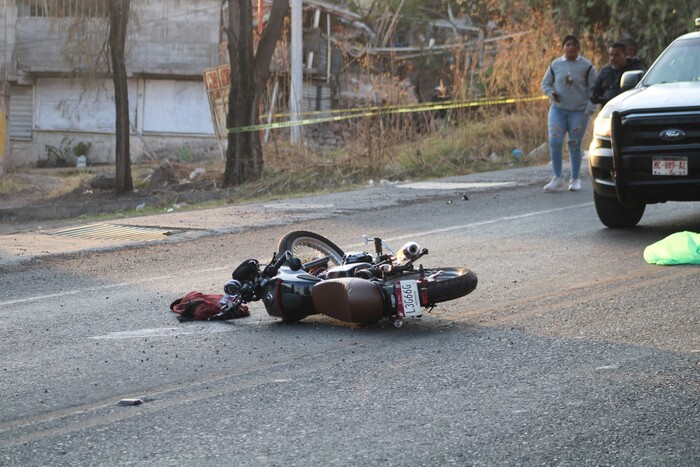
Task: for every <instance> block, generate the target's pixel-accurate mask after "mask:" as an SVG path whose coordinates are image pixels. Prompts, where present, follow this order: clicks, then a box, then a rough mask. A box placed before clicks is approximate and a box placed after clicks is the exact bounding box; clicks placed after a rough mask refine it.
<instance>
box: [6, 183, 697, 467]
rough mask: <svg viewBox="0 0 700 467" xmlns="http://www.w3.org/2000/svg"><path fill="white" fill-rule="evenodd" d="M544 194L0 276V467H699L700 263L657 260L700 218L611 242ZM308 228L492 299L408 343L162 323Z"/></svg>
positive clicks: (519, 189) (574, 206) (383, 333)
mask: <svg viewBox="0 0 700 467" xmlns="http://www.w3.org/2000/svg"><path fill="white" fill-rule="evenodd" d="M541 185H542V183H541V182H539V181H538V182H536V183H534V184H527V183H525V184H516V185H515V186H505V187H502V188H492V189H488V190H473V191H469V190H466V191H465V190H458V189H450V190H444V191H443V192H442V194H437V195H435V196H431V197H424V198H420V199H412V198H410V197H409V198H407V199H406V202H403V203H398V204H397V205H392V206H388V207H381V206H380V207H377V206H371V205H364V206H356V207H355V208H354V209H353V210H347V211H342V212H338V213H335V214H333V215H329V216H327V217H325V218H319V219H315V220H314V219H312V220H305V221H303V222H301V223H295V222H296V221H295V217H294V216H290V217H288V218H285V222H286V224H285V225H266V226H258V227H256V228H247V229H241V230H240V231H237V232H232V233H222V234H218V235H210V236H203V237H198V238H192V239H189V240H188V241H183V242H167V243H159V242H154V243H148V244H146V245H140V246H138V247H133V248H121V249H117V250H114V251H103V252H97V251H92V252H85V253H78V254H73V255H70V256H50V257H45V258H39V259H38V260H36V261H32V262H28V263H24V264H20V265H13V266H8V267H4V268H2V269H0V294H1V295H0V305H1V306H0V337H1V338H0V352H1V354H2V360H1V361H2V363H1V364H0V394H1V396H0V397H1V399H0V400H1V402H0V464H1V465H22V466H27V465H280V466H282V465H284V466H288V465H300V466H307V465H362V466H364V465H378V464H381V465H490V466H492V465H698V464H700V405H699V404H700V403H699V401H700V332H699V331H700V313H699V312H698V302H699V301H700V300H699V298H700V287H698V283H699V281H698V279H699V278H700V266H672V267H659V266H652V265H649V264H647V263H645V262H644V259H643V257H642V253H643V250H644V248H645V247H646V246H647V245H649V244H651V243H653V242H656V241H657V240H660V239H662V238H664V237H665V236H667V235H669V234H671V233H674V232H678V231H684V230H688V231H695V232H698V231H700V205H699V204H698V203H669V204H666V205H660V206H650V207H649V208H648V210H647V213H646V214H645V216H644V218H643V219H642V222H641V224H640V226H639V227H637V228H635V229H630V230H619V231H616V230H610V229H606V228H604V227H603V226H602V224H600V222H599V221H598V219H597V217H596V214H595V209H594V206H593V203H592V195H591V191H590V185H589V184H584V190H583V191H582V192H579V193H568V192H562V193H555V194H545V193H543V192H542V189H541ZM462 193H467V194H468V196H467V197H468V199H462V196H461V194H462ZM300 215H301V214H300ZM296 229H304V230H311V231H314V232H317V233H320V234H322V235H324V236H326V237H328V238H330V239H332V240H333V241H334V242H335V243H337V244H338V245H340V246H342V247H343V248H344V249H345V250H346V251H347V250H361V249H364V248H366V247H365V246H364V245H363V244H362V243H361V241H360V240H361V237H362V235H363V234H369V235H375V236H380V237H382V238H384V239H385V240H386V241H387V242H388V243H389V244H391V245H394V246H399V245H400V244H402V243H403V242H405V241H407V240H414V241H417V242H418V243H420V244H421V246H424V247H427V248H428V249H429V250H430V254H429V255H428V256H427V257H426V258H424V261H422V262H423V264H425V265H426V266H467V267H470V268H471V269H473V270H474V271H476V273H477V274H478V277H479V285H478V287H477V289H476V291H474V292H473V293H472V294H471V295H469V296H467V297H464V298H461V299H459V300H455V301H452V302H448V303H445V304H442V305H440V306H438V307H436V308H435V309H434V310H432V312H431V313H429V314H424V317H423V319H421V320H416V321H410V322H407V324H405V325H404V326H403V327H402V328H401V329H395V328H394V327H393V326H392V325H391V324H389V323H385V322H382V323H379V324H378V325H376V326H371V327H367V328H363V327H356V326H352V325H348V324H345V323H341V322H338V321H334V320H332V319H330V318H324V317H318V316H316V317H309V318H307V319H305V320H303V321H301V322H299V323H297V324H292V325H287V324H282V323H280V322H279V321H278V320H276V319H274V318H272V317H269V316H268V315H267V314H266V313H265V310H264V307H263V306H262V304H261V303H254V304H252V306H251V311H252V316H251V317H248V318H244V319H239V320H234V321H229V322H224V323H221V322H217V323H212V322H190V323H179V322H178V321H177V320H176V319H175V316H174V315H173V314H172V313H171V312H170V311H169V308H168V307H169V304H170V302H171V301H173V300H174V299H175V298H178V297H180V296H182V295H184V294H185V293H186V292H188V291H190V290H200V291H203V292H210V293H218V292H219V290H220V289H221V286H222V285H223V283H224V282H225V281H226V280H227V279H228V278H229V277H230V276H229V275H230V272H231V270H232V269H233V267H234V266H236V265H237V264H238V263H239V262H241V261H243V260H244V259H246V258H249V257H254V258H258V259H260V260H261V261H266V260H267V259H268V258H269V257H271V255H272V253H273V251H274V250H275V247H276V244H277V241H278V239H279V238H280V237H281V236H282V235H283V234H284V233H286V232H287V231H290V230H296ZM46 241H47V242H50V241H51V239H47V240H46ZM125 398H141V399H142V400H143V401H144V403H143V404H141V405H137V406H125V405H119V404H118V402H119V401H120V400H122V399H125Z"/></svg>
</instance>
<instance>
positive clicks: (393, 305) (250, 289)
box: [212, 231, 477, 327]
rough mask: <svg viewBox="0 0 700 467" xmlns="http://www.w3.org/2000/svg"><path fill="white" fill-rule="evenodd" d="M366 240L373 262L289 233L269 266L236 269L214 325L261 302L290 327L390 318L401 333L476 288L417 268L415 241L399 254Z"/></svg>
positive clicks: (468, 277) (470, 276)
mask: <svg viewBox="0 0 700 467" xmlns="http://www.w3.org/2000/svg"><path fill="white" fill-rule="evenodd" d="M363 238H364V240H365V244H368V243H373V245H374V255H372V254H370V253H368V252H365V251H359V252H347V253H346V252H344V251H343V250H342V249H341V248H340V247H338V246H337V245H336V244H334V243H333V242H331V241H330V240H328V239H327V238H325V237H323V236H321V235H319V234H316V233H314V232H308V231H294V232H290V233H288V234H286V235H285V236H284V237H282V239H281V240H280V241H279V244H278V248H277V253H275V254H274V255H273V258H272V260H271V261H270V262H269V263H268V264H267V265H265V266H261V265H260V264H259V262H258V261H257V260H255V259H247V260H245V261H243V262H242V263H241V264H240V265H239V266H238V267H237V268H236V269H234V271H233V272H232V274H231V280H229V281H228V282H226V284H225V285H224V292H225V295H224V298H223V299H222V301H221V306H222V311H221V312H220V313H219V314H218V315H216V317H214V318H212V319H226V317H227V316H229V315H232V314H233V313H234V312H235V311H236V310H237V308H238V307H240V306H241V305H243V304H245V303H250V302H254V301H259V300H262V302H263V303H264V305H265V309H266V310H267V313H268V314H269V315H270V316H274V317H277V318H281V319H282V320H283V321H286V322H294V321H298V320H301V319H303V318H306V317H307V316H311V315H315V314H323V315H326V316H329V317H331V318H335V319H338V320H341V321H345V322H350V323H357V324H371V323H375V322H378V321H380V320H381V319H388V320H389V321H391V322H392V323H393V324H394V326H396V327H401V325H402V324H403V322H404V320H405V319H406V318H419V317H421V316H422V310H423V308H428V309H432V307H434V306H435V305H436V304H438V303H441V302H446V301H449V300H454V299H457V298H460V297H463V296H465V295H467V294H469V293H471V292H472V291H474V289H475V288H476V285H477V277H476V274H475V273H474V272H473V271H471V270H469V269H466V268H453V267H446V268H424V267H423V265H422V264H420V265H418V266H416V261H417V260H418V259H420V258H422V257H424V256H425V255H427V254H428V250H427V249H425V248H421V247H420V246H419V245H418V244H417V243H415V242H408V243H406V244H404V245H403V246H402V247H401V248H400V249H399V250H398V251H394V250H393V249H391V248H390V247H389V246H388V245H387V244H386V243H385V242H384V241H383V240H382V239H381V238H370V237H367V236H364V237H363Z"/></svg>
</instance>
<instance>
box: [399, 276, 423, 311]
mask: <svg viewBox="0 0 700 467" xmlns="http://www.w3.org/2000/svg"><path fill="white" fill-rule="evenodd" d="M394 293H395V295H396V312H397V314H398V315H399V316H406V317H409V318H410V317H414V318H417V317H419V316H421V315H422V313H421V309H420V298H419V297H420V296H419V295H418V283H417V282H416V281H399V282H397V283H396V285H395V286H394Z"/></svg>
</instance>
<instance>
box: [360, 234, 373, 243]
mask: <svg viewBox="0 0 700 467" xmlns="http://www.w3.org/2000/svg"><path fill="white" fill-rule="evenodd" d="M370 240H373V239H371V238H369V237H368V236H367V235H363V236H362V241H363V242H365V245H367V244H368V243H369V241H370Z"/></svg>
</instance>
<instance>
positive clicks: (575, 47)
mask: <svg viewBox="0 0 700 467" xmlns="http://www.w3.org/2000/svg"><path fill="white" fill-rule="evenodd" d="M562 44H563V50H564V55H562V56H561V57H559V58H557V59H556V60H554V61H553V62H552V63H551V65H549V67H548V68H547V72H546V73H545V75H544V78H543V79H542V91H543V92H544V93H545V94H546V95H547V96H549V100H550V104H551V105H550V107H549V118H548V131H549V154H550V157H551V159H552V180H551V181H550V182H549V183H548V184H547V185H545V187H544V191H547V192H551V191H556V190H559V189H560V188H563V187H564V179H563V178H562V146H563V145H564V135H565V134H567V133H568V135H569V140H568V143H567V146H568V148H569V159H570V160H571V178H570V179H569V191H579V190H580V189H581V180H580V179H579V174H580V172H581V145H582V143H583V136H584V134H585V133H586V127H587V126H588V120H589V119H590V116H591V115H592V114H593V112H594V111H595V105H594V104H593V103H592V102H591V100H590V97H591V94H592V92H593V87H594V84H595V79H596V77H597V76H598V72H597V71H596V69H595V67H594V66H593V65H592V64H591V62H589V61H588V60H586V59H585V58H583V57H582V56H581V55H579V51H580V49H581V45H580V44H579V41H578V38H577V37H576V36H566V37H565V38H564V40H563V41H562Z"/></svg>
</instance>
